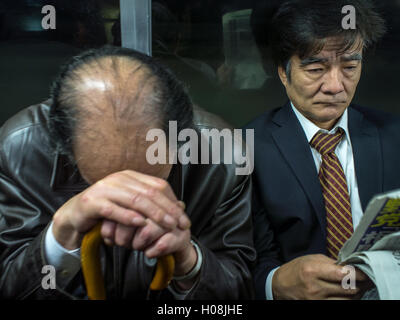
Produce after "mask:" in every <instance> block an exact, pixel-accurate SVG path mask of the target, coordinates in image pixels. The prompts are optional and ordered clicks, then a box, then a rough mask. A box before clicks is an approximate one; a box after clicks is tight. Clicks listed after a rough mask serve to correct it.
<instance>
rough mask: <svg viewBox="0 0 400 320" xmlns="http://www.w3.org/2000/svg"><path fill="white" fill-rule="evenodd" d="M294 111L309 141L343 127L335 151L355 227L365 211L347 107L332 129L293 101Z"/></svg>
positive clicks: (269, 280)
mask: <svg viewBox="0 0 400 320" xmlns="http://www.w3.org/2000/svg"><path fill="white" fill-rule="evenodd" d="M291 105H292V109H293V112H294V113H295V115H296V117H297V119H298V120H299V122H300V124H301V127H302V128H303V130H304V133H305V135H306V137H307V141H308V142H310V141H311V140H312V138H313V137H314V135H315V134H316V133H317V132H323V133H330V134H334V133H336V131H337V129H338V128H342V129H343V130H344V132H345V136H344V137H343V138H342V140H341V141H340V142H339V144H338V145H337V147H336V149H335V153H336V155H337V157H338V158H339V161H340V164H341V165H342V168H343V171H344V174H345V175H346V181H347V188H348V191H349V195H350V204H351V214H352V217H353V228H354V229H355V228H356V227H357V225H358V224H359V222H360V220H361V218H362V215H363V211H362V207H361V201H360V196H359V193H358V185H357V179H356V172H355V168H354V158H353V148H352V146H351V139H350V133H349V129H348V112H347V109H346V110H345V112H344V113H343V115H342V116H341V117H340V119H339V120H338V122H337V123H336V125H335V126H334V127H333V128H332V130H330V131H328V130H324V129H321V128H319V127H317V126H316V125H315V124H314V123H312V122H311V121H310V120H308V119H307V118H306V117H304V116H303V115H302V114H301V113H300V112H299V111H298V110H297V109H296V107H295V106H294V105H293V103H291ZM310 149H311V152H312V155H313V158H314V162H315V169H316V170H317V172H319V168H320V166H321V162H322V159H321V154H320V153H319V152H318V151H317V150H315V149H314V148H312V147H311V145H310ZM278 268H279V267H277V268H275V269H273V270H272V271H271V272H270V273H269V274H268V277H267V281H266V284H265V291H266V296H267V300H273V295H272V277H273V275H274V273H275V271H276V270H277V269H278Z"/></svg>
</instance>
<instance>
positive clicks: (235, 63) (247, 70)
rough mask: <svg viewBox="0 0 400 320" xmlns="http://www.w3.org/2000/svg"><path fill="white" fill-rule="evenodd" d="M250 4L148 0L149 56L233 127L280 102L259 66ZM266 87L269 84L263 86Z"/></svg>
mask: <svg viewBox="0 0 400 320" xmlns="http://www.w3.org/2000/svg"><path fill="white" fill-rule="evenodd" d="M252 10H253V9H252V5H251V2H249V1H237V0H228V1H226V0H225V1H208V0H202V1H193V0H189V1H179V0H172V1H162V0H153V1H152V49H153V50H152V53H153V56H154V57H156V58H158V59H160V60H161V61H162V62H164V63H165V64H166V65H168V66H169V67H170V68H171V69H172V70H173V71H174V72H175V74H176V75H177V76H178V77H179V78H180V79H181V81H183V82H184V83H186V84H187V87H188V90H189V93H190V95H191V98H192V100H193V101H194V103H195V104H196V105H198V106H200V107H202V108H204V109H206V110H207V111H210V112H213V113H215V114H217V115H220V116H221V117H223V118H224V119H225V120H226V121H228V122H230V123H231V124H232V125H234V126H240V125H243V124H245V123H246V122H247V121H249V120H250V119H251V118H253V117H255V116H256V115H258V114H260V113H261V112H263V111H265V108H266V101H269V102H270V104H272V103H273V102H275V105H277V104H281V103H284V102H285V97H284V91H283V88H282V87H281V86H280V84H279V83H278V81H277V78H276V76H275V74H274V72H272V69H271V71H270V72H266V71H265V70H264V68H263V65H262V62H261V59H260V54H259V51H258V49H257V46H256V43H255V41H254V38H253V34H252V31H251V27H250V16H251V13H252ZM266 83H268V85H267V86H266Z"/></svg>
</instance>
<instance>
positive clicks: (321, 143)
mask: <svg viewBox="0 0 400 320" xmlns="http://www.w3.org/2000/svg"><path fill="white" fill-rule="evenodd" d="M343 134H344V130H343V129H342V128H339V129H338V130H337V132H336V133H335V134H329V133H323V132H317V133H316V134H315V136H314V137H313V138H312V140H311V141H310V145H311V147H313V148H314V149H315V150H317V151H318V152H319V153H320V154H321V155H324V154H328V153H331V152H335V149H336V147H337V145H338V144H339V142H340V140H342V137H343Z"/></svg>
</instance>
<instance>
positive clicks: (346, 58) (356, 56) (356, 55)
mask: <svg viewBox="0 0 400 320" xmlns="http://www.w3.org/2000/svg"><path fill="white" fill-rule="evenodd" d="M340 60H341V61H344V62H347V61H362V54H361V53H354V54H352V55H349V56H341V57H340Z"/></svg>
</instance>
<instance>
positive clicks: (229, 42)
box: [222, 9, 268, 89]
mask: <svg viewBox="0 0 400 320" xmlns="http://www.w3.org/2000/svg"><path fill="white" fill-rule="evenodd" d="M251 13H252V9H246V10H239V11H234V12H229V13H226V14H224V16H223V17H222V26H223V34H224V54H225V65H226V66H228V67H230V68H232V69H233V83H232V85H233V87H235V88H237V89H258V88H260V87H261V86H262V85H263V84H264V82H265V80H266V79H267V78H268V76H267V74H266V73H265V71H264V68H263V64H262V60H261V55H260V53H259V50H258V48H257V45H256V42H255V40H254V37H253V33H252V30H251V26H250V17H251Z"/></svg>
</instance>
